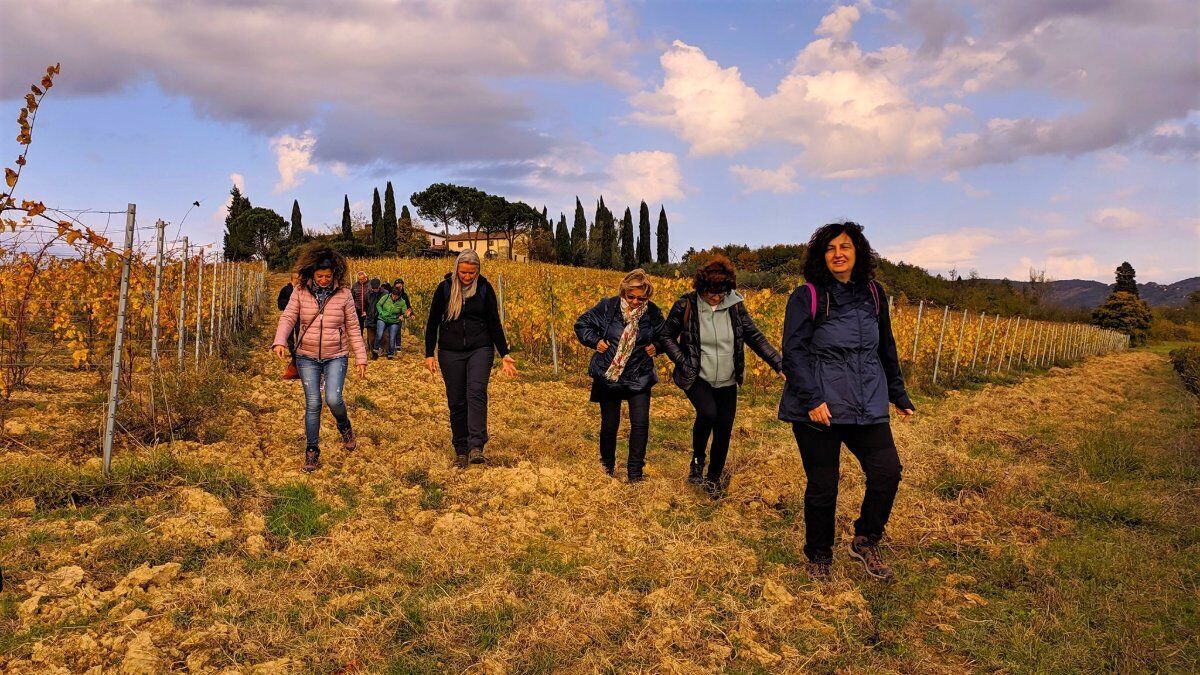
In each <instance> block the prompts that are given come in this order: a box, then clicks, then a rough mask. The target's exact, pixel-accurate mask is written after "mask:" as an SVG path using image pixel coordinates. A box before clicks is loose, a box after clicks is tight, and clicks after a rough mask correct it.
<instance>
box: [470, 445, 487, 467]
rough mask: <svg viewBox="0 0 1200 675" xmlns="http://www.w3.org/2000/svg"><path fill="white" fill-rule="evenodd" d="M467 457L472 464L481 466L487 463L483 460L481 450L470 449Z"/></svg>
mask: <svg viewBox="0 0 1200 675" xmlns="http://www.w3.org/2000/svg"><path fill="white" fill-rule="evenodd" d="M468 457H469V458H470V460H471V463H472V464H483V463H484V462H486V461H487V460H485V459H484V458H483V448H472V449H471V453H470V454H469V455H468Z"/></svg>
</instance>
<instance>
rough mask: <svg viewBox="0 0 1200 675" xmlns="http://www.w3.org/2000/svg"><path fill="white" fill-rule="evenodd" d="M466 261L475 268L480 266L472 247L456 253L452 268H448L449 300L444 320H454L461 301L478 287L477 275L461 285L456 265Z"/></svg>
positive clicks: (459, 309)
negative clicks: (466, 284)
mask: <svg viewBox="0 0 1200 675" xmlns="http://www.w3.org/2000/svg"><path fill="white" fill-rule="evenodd" d="M463 263H466V264H468V265H474V266H475V267H476V269H478V268H479V267H481V265H480V264H479V254H478V253H476V252H475V251H474V250H473V249H467V250H465V251H463V252H462V253H459V254H458V257H457V258H455V259H454V269H452V270H450V302H449V303H447V304H446V320H447V321H454V320H455V319H457V318H458V315H459V314H460V313H461V312H462V306H463V301H465V300H467V299H468V298H470V297H472V296H474V295H475V289H477V288H479V275H478V274H476V275H475V278H474V279H472V280H471V283H470V285H468V286H463V284H462V282H461V281H459V280H458V266H459V265H461V264H463Z"/></svg>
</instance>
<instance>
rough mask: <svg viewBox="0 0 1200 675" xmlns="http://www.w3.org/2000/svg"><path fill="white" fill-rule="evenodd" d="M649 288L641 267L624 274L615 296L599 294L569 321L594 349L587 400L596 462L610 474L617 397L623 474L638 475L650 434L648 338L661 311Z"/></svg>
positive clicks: (652, 350) (651, 368)
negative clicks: (594, 425) (595, 411)
mask: <svg viewBox="0 0 1200 675" xmlns="http://www.w3.org/2000/svg"><path fill="white" fill-rule="evenodd" d="M653 293H654V287H653V286H652V285H651V283H650V279H649V277H648V276H647V275H646V273H645V272H644V271H643V270H640V269H636V270H633V271H632V272H630V273H629V274H626V275H625V278H624V279H622V280H621V287H620V289H619V292H618V294H617V295H616V296H615V297H611V298H605V299H603V300H601V301H600V302H598V303H596V306H595V307H593V308H591V309H589V310H588V311H586V312H584V313H583V315H582V316H580V317H579V320H578V321H576V322H575V335H576V336H577V337H578V338H579V342H581V343H582V344H583V345H584V346H585V347H587V348H589V349H594V350H596V353H595V354H593V355H592V361H591V364H590V366H589V367H588V374H589V375H591V376H592V396H591V400H592V402H593V403H599V404H600V463H601V465H602V466H603V468H604V471H605V473H607V474H608V475H610V476H611V475H613V471H614V469H615V467H616V462H617V429H618V427H620V425H621V401H628V404H629V460H628V465H627V469H626V477H627V479H628V480H629V482H630V483H636V482H638V481H640V480H642V468H643V467H644V466H645V463H646V441H647V438H648V436H649V433H650V388H651V387H653V386H654V384H655V383H656V382H658V376H657V375H656V374H655V372H654V358H653V357H654V355H655V348H654V340H655V337H656V336H657V334H658V329H659V327H660V326H661V325H662V322H663V315H662V311H661V310H659V308H658V306H657V305H655V304H654V303H653V302H651V301H650V296H651V295H653Z"/></svg>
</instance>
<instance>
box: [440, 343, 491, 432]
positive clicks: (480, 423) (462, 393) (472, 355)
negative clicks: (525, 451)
mask: <svg viewBox="0 0 1200 675" xmlns="http://www.w3.org/2000/svg"><path fill="white" fill-rule="evenodd" d="M495 354H496V352H495V349H494V348H493V347H492V346H491V345H488V346H486V347H480V348H478V349H473V350H471V351H468V352H455V351H448V350H445V349H438V351H437V357H438V365H440V366H441V369H442V378H443V379H444V380H445V381H446V403H447V405H448V406H449V407H450V434H451V442H452V443H453V444H454V452H455V453H457V454H459V455H465V454H467V452H468V451H470V450H475V449H477V448H478V449H479V450H482V449H483V446H484V445H486V444H487V442H488V431H487V414H488V380H490V379H491V377H492V361H493V359H495Z"/></svg>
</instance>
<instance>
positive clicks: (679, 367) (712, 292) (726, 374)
mask: <svg viewBox="0 0 1200 675" xmlns="http://www.w3.org/2000/svg"><path fill="white" fill-rule="evenodd" d="M692 287H693V288H694V289H695V290H694V291H692V292H690V293H685V294H684V295H683V296H682V297H680V298H679V300H678V301H677V302H676V303H675V305H674V306H673V307H671V312H670V314H668V315H667V320H666V323H664V324H663V329H662V331H661V332H660V335H659V341H658V345H659V349H661V350H663V351H664V352H666V354H667V356H668V357H670V359H671V361H673V362H674V363H675V370H674V373H673V374H672V379H673V380H674V381H675V384H677V385H678V386H679V388H680V389H682V390H683V391H684V392H686V393H687V397H688V400H689V401H691V402H692V406H694V407H695V408H696V421H695V423H694V424H693V425H692V462H691V466H690V467H689V470H688V482H689V483H693V484H700V485H703V487H704V490H705V492H707V493H708V494H709V496H710V497H712V498H713V499H718V498H720V497H721V496H722V495H723V494H724V493H725V489H726V487H727V486H728V482H729V480H728V476H727V475H726V474H725V473H724V471H725V459H726V456H727V455H728V454H729V439H730V436H731V435H732V434H733V420H734V417H735V416H736V415H737V396H738V387H739V386H741V384H742V380H743V378H744V376H745V370H746V356H745V346H747V345H749V347H750V349H751V350H753V351H754V353H755V354H758V356H759V358H761V359H762V360H763V361H765V362H766V364H767V365H768V366H770V367H771V369H772V370H774V371H775V372H777V373H778V372H780V371H781V368H782V364H781V361H780V357H779V352H777V351H775V348H774V347H772V346H771V343H770V341H768V340H767V337H766V336H765V335H763V333H762V331H760V330H759V329H758V326H756V325H755V324H754V320H753V319H752V318H750V312H749V311H748V310H747V309H746V306H745V305H744V304H743V303H742V296H741V295H740V294H739V293H738V292H737V272H736V271H735V270H734V268H733V264H732V263H730V262H729V258H726V257H725V256H716V257H714V258H713V259H712V260H710V261H709V262H708V263H706V264H705V265H703V266H702V267H700V269H698V270H696V276H695V277H694V278H693V280H692ZM710 437H711V438H712V447H711V448H708V447H707V446H708V441H709V438H710ZM706 449H707V450H708V451H709V457H708V460H709V461H708V475H707V476H705V475H704V461H705V451H706Z"/></svg>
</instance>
